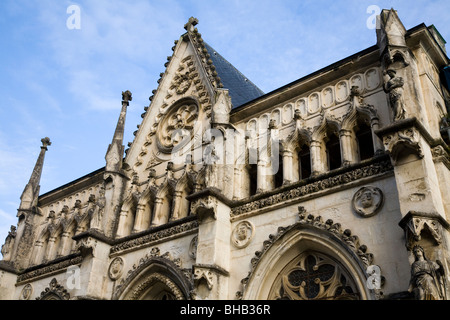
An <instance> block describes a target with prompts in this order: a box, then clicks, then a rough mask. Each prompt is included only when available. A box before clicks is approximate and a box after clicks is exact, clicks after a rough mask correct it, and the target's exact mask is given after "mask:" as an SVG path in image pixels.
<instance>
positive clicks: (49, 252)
mask: <svg viewBox="0 0 450 320" xmlns="http://www.w3.org/2000/svg"><path fill="white" fill-rule="evenodd" d="M55 241H56V238H55V237H49V238H48V244H47V250H46V252H45V256H44V261H43V262H47V261H50V260H52V259H53V258H54V255H53V252H54V250H55Z"/></svg>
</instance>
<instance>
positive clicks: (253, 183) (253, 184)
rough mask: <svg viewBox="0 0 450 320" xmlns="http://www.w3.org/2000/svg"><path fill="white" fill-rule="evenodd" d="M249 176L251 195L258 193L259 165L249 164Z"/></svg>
mask: <svg viewBox="0 0 450 320" xmlns="http://www.w3.org/2000/svg"><path fill="white" fill-rule="evenodd" d="M248 177H249V192H250V196H253V195H255V194H256V189H257V179H258V165H257V164H249V165H248Z"/></svg>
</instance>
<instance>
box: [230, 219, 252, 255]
mask: <svg viewBox="0 0 450 320" xmlns="http://www.w3.org/2000/svg"><path fill="white" fill-rule="evenodd" d="M254 236H255V226H254V225H253V224H252V223H251V222H250V221H241V222H239V223H238V224H237V225H236V227H235V228H234V230H233V232H232V233H231V243H232V244H233V245H234V246H235V247H236V248H238V249H242V248H245V247H246V246H248V245H249V244H250V242H251V240H252V239H253V237H254Z"/></svg>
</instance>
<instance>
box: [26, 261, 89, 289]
mask: <svg viewBox="0 0 450 320" xmlns="http://www.w3.org/2000/svg"><path fill="white" fill-rule="evenodd" d="M82 261H83V257H82V256H80V255H78V256H73V255H72V256H71V257H70V258H69V259H67V257H65V258H64V260H63V261H58V259H56V260H54V261H52V263H51V264H44V265H40V266H36V267H32V268H29V269H27V270H28V271H27V270H25V271H24V273H21V274H19V276H18V277H17V283H22V282H24V281H28V280H31V279H35V278H40V277H43V276H48V275H50V274H54V273H58V272H64V270H65V269H66V268H68V267H70V266H73V265H79V264H81V262H82Z"/></svg>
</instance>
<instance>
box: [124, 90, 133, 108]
mask: <svg viewBox="0 0 450 320" xmlns="http://www.w3.org/2000/svg"><path fill="white" fill-rule="evenodd" d="M132 100H133V98H132V96H131V92H130V91H129V90H127V91H122V103H126V104H127V105H128V104H129V102H130V101H132Z"/></svg>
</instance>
